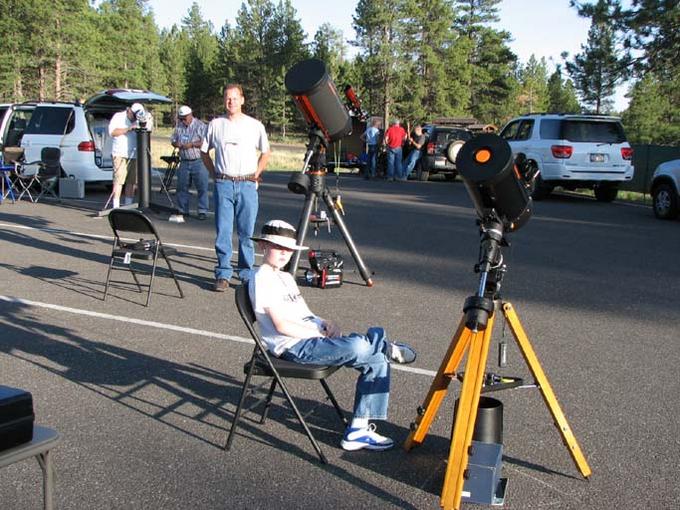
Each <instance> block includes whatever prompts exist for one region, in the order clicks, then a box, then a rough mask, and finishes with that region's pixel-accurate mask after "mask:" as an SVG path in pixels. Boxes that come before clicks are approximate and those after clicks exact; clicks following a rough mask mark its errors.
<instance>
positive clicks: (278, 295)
mask: <svg viewBox="0 0 680 510" xmlns="http://www.w3.org/2000/svg"><path fill="white" fill-rule="evenodd" d="M248 294H249V295H250V302H251V303H252V304H253V310H254V311H255V317H256V319H257V322H258V323H259V325H260V334H261V335H262V339H263V340H264V341H265V344H266V345H267V349H268V350H269V351H270V352H273V353H274V354H275V355H276V356H280V355H281V354H282V353H283V352H284V351H285V350H286V349H288V348H290V347H291V346H293V345H294V344H296V343H297V342H299V341H300V340H301V339H300V338H293V337H290V336H285V335H281V334H280V333H279V332H278V331H277V330H276V328H275V327H274V323H273V322H272V320H271V318H270V317H269V315H267V313H266V312H265V308H276V309H278V310H281V311H282V312H283V313H284V314H285V315H286V317H287V318H288V319H290V320H294V321H299V322H306V321H311V322H313V323H315V324H316V325H317V328H320V326H321V320H320V319H319V318H318V317H316V316H315V315H314V314H313V313H312V312H311V310H310V309H309V307H308V306H307V303H305V300H304V298H303V297H302V295H301V294H300V289H299V288H298V286H297V284H296V283H295V279H294V278H293V276H292V275H291V274H290V273H287V272H284V271H275V270H274V269H273V268H272V267H271V266H268V265H266V264H264V265H262V266H260V267H259V268H258V269H257V271H255V273H254V274H253V277H252V278H251V279H250V283H249V284H248ZM318 336H320V337H321V336H324V333H323V332H322V331H321V329H319V335H318Z"/></svg>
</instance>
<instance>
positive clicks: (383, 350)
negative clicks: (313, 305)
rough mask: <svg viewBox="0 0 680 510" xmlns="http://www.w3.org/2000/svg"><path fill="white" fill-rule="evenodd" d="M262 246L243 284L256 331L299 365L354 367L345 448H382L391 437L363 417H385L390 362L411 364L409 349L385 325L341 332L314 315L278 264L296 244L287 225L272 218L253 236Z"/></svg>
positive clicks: (277, 352)
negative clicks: (258, 259) (261, 258)
mask: <svg viewBox="0 0 680 510" xmlns="http://www.w3.org/2000/svg"><path fill="white" fill-rule="evenodd" d="M252 239H253V240H255V241H258V242H259V245H260V249H262V250H263V251H264V261H263V263H262V265H261V266H260V267H259V268H258V269H257V271H255V273H254V275H253V277H252V278H251V280H250V282H249V283H248V291H249V295H250V300H251V302H252V304H253V309H254V311H255V315H256V317H257V321H258V323H259V324H260V333H261V335H262V338H263V339H264V341H265V343H266V344H267V348H268V349H269V351H270V352H272V353H273V354H274V355H276V356H278V357H279V358H281V359H284V360H287V361H292V362H295V363H303V364H324V365H336V366H346V367H351V368H355V369H356V370H358V371H359V372H360V374H359V378H358V381H357V385H356V394H355V399H354V417H353V419H352V422H351V423H350V425H349V427H348V428H347V429H346V430H345V434H344V437H343V439H342V442H341V446H342V448H343V449H345V450H350V451H352V450H361V449H364V448H365V449H368V450H386V449H388V448H391V447H392V446H393V444H394V443H393V441H392V440H391V439H390V438H388V437H385V436H381V435H380V434H378V433H377V432H376V431H375V424H374V423H369V420H384V419H386V418H387V405H388V400H389V394H390V393H389V392H390V363H391V362H395V363H412V362H413V361H415V359H416V353H415V351H414V350H413V349H412V348H411V347H410V346H408V345H406V344H403V343H398V342H392V341H390V340H388V338H387V335H386V333H385V330H383V329H382V328H379V327H372V328H369V329H368V331H367V332H366V333H365V334H360V333H348V334H343V333H341V331H340V328H338V327H337V326H336V325H335V324H333V323H332V322H330V321H327V320H325V319H322V318H321V317H318V316H316V315H314V314H313V313H312V312H311V311H310V309H309V307H308V306H307V303H305V300H304V299H303V297H302V295H301V294H300V289H299V288H298V286H297V284H296V283H295V279H294V278H293V276H292V275H291V274H290V273H287V272H285V271H283V267H284V266H285V265H286V264H287V263H288V261H289V260H290V258H291V256H292V254H293V250H306V249H307V247H306V246H298V245H297V244H296V234H295V229H294V228H293V226H292V225H290V224H288V223H286V222H284V221H280V220H272V221H269V222H267V223H266V224H265V225H264V226H263V227H262V236H261V237H253V238H252Z"/></svg>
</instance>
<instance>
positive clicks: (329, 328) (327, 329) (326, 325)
mask: <svg viewBox="0 0 680 510" xmlns="http://www.w3.org/2000/svg"><path fill="white" fill-rule="evenodd" d="M321 329H322V331H323V333H324V335H326V336H327V337H336V336H341V333H340V328H339V327H338V326H336V325H335V324H333V323H332V322H331V321H324V322H323V324H322V326H321Z"/></svg>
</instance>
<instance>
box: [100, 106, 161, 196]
mask: <svg viewBox="0 0 680 510" xmlns="http://www.w3.org/2000/svg"><path fill="white" fill-rule="evenodd" d="M138 115H139V116H146V117H147V118H148V121H147V125H146V128H147V129H148V130H151V128H152V126H151V117H150V116H148V115H147V114H146V112H145V110H144V107H143V106H142V105H141V104H139V103H133V104H132V105H131V106H128V107H127V108H126V109H125V110H124V111H122V112H118V113H116V114H114V115H113V117H111V120H110V121H109V136H111V137H113V143H112V145H111V156H112V157H113V193H112V195H113V207H114V208H117V207H120V195H121V192H122V191H123V186H125V196H124V199H123V204H124V205H128V204H131V203H132V201H133V197H134V195H135V190H136V187H137V133H136V131H135V129H137V128H138V127H139V123H138V122H137V116H138Z"/></svg>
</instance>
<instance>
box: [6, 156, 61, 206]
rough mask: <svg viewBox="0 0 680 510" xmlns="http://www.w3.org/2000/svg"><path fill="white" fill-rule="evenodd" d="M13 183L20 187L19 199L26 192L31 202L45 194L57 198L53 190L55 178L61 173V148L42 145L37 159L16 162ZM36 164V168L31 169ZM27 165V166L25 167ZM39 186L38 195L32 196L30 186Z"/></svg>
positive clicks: (55, 184)
mask: <svg viewBox="0 0 680 510" xmlns="http://www.w3.org/2000/svg"><path fill="white" fill-rule="evenodd" d="M17 163H18V164H17V165H16V169H15V171H16V179H15V184H18V185H19V187H20V188H21V193H19V200H21V198H22V197H23V196H24V195H25V194H27V195H28V198H29V200H30V201H31V202H38V201H39V200H40V199H41V198H42V197H43V196H44V195H45V194H50V195H52V196H53V197H54V198H56V199H57V200H59V197H58V196H57V194H56V193H55V192H54V190H55V188H56V186H57V180H58V179H59V176H60V175H61V149H59V148H58V147H43V148H42V150H41V151H40V159H39V160H38V161H29V162H26V163H21V162H17ZM34 165H37V170H35V171H34V170H32V168H30V167H33V166H34ZM27 167H29V168H27ZM34 185H37V186H39V190H38V195H37V196H36V198H35V199H34V198H33V195H31V190H30V188H31V187H32V186H34Z"/></svg>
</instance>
